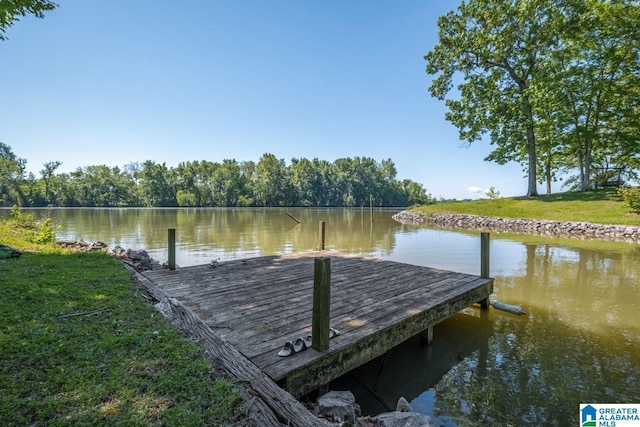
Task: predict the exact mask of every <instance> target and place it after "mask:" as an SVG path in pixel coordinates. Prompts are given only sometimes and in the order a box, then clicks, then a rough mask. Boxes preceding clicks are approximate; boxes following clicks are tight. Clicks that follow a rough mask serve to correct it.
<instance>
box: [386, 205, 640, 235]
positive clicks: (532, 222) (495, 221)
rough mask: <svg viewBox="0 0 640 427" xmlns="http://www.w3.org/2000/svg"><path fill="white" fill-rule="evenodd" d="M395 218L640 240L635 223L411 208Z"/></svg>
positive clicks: (451, 225) (450, 225)
mask: <svg viewBox="0 0 640 427" xmlns="http://www.w3.org/2000/svg"><path fill="white" fill-rule="evenodd" d="M393 219H394V220H396V221H398V222H400V223H403V224H423V223H429V224H432V225H436V226H438V227H443V228H449V229H474V230H481V231H495V232H515V233H526V234H535V235H543V236H559V237H571V238H579V239H602V240H615V241H621V242H628V243H637V242H639V241H640V227H638V226H632V225H611V224H594V223H590V222H575V221H553V220H537V219H522V218H502V217H488V216H480V215H470V214H456V213H433V214H429V215H425V214H420V213H415V212H412V211H407V210H405V211H401V212H398V213H397V214H395V215H393Z"/></svg>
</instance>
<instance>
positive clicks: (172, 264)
mask: <svg viewBox="0 0 640 427" xmlns="http://www.w3.org/2000/svg"><path fill="white" fill-rule="evenodd" d="M168 240H169V270H175V269H176V229H175V228H170V229H169V230H168Z"/></svg>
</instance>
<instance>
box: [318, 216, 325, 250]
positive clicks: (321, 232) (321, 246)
mask: <svg viewBox="0 0 640 427" xmlns="http://www.w3.org/2000/svg"><path fill="white" fill-rule="evenodd" d="M318 238H319V242H318V250H319V251H324V221H320V225H319V229H318Z"/></svg>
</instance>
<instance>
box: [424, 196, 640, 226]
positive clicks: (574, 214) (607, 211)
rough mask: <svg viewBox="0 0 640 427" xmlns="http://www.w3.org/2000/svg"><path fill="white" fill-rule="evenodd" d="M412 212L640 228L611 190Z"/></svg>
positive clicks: (451, 204) (454, 204)
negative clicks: (635, 226) (634, 226)
mask: <svg viewBox="0 0 640 427" xmlns="http://www.w3.org/2000/svg"><path fill="white" fill-rule="evenodd" d="M412 211H414V212H417V213H421V214H424V215H427V216H428V215H431V214H434V213H460V214H473V215H480V216H491V217H502V218H525V219H541V220H542V219H546V220H556V221H576V222H592V223H597V224H626V225H640V215H638V214H637V213H634V212H633V211H632V210H631V209H630V208H629V205H627V204H626V203H625V202H624V201H623V200H622V199H621V198H620V197H619V196H618V195H617V193H616V191H615V190H597V191H590V192H586V193H582V192H567V193H557V194H550V195H543V196H539V197H535V198H526V197H507V198H501V199H493V200H474V201H468V202H447V203H436V204H433V205H427V206H418V207H415V208H413V209H412Z"/></svg>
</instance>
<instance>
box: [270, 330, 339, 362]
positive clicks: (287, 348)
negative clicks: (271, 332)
mask: <svg viewBox="0 0 640 427" xmlns="http://www.w3.org/2000/svg"><path fill="white" fill-rule="evenodd" d="M338 335H340V332H339V331H338V330H337V329H334V328H329V339H331V338H334V337H337V336H338ZM311 343H312V340H311V335H307V337H306V338H304V339H302V338H298V339H297V340H295V341H294V342H291V341H287V342H286V343H285V345H284V347H282V350H280V351H279V352H278V356H280V357H287V356H291V355H293V354H296V353H300V352H301V351H305V350H306V349H307V348H309V347H311Z"/></svg>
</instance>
